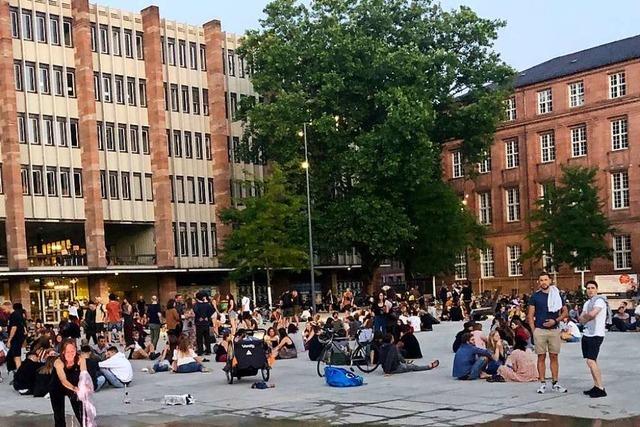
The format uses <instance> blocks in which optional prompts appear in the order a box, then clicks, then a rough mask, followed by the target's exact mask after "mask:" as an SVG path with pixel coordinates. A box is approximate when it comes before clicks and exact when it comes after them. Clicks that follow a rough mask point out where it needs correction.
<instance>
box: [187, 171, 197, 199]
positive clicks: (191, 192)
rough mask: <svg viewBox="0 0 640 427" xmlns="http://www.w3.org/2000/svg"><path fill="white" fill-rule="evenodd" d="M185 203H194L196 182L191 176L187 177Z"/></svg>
mask: <svg viewBox="0 0 640 427" xmlns="http://www.w3.org/2000/svg"><path fill="white" fill-rule="evenodd" d="M187 201H188V202H189V203H195V202H196V181H195V178H194V177H192V176H188V177H187Z"/></svg>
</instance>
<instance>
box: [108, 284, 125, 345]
mask: <svg viewBox="0 0 640 427" xmlns="http://www.w3.org/2000/svg"><path fill="white" fill-rule="evenodd" d="M107 322H108V323H107V330H108V334H107V339H108V340H109V343H110V344H111V342H112V339H113V337H112V334H113V333H114V332H115V333H116V334H117V335H118V341H120V343H121V344H122V309H121V307H120V303H119V302H118V297H117V296H116V295H115V294H109V303H108V304H107Z"/></svg>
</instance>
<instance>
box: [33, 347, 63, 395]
mask: <svg viewBox="0 0 640 427" xmlns="http://www.w3.org/2000/svg"><path fill="white" fill-rule="evenodd" d="M56 360H58V356H56V355H51V356H49V357H48V358H47V361H46V362H45V363H44V365H43V366H41V367H40V369H38V373H37V374H36V381H35V384H34V386H33V397H45V396H46V395H47V394H49V387H50V384H51V380H52V379H53V377H52V375H53V371H54V367H53V365H54V364H55V363H56Z"/></svg>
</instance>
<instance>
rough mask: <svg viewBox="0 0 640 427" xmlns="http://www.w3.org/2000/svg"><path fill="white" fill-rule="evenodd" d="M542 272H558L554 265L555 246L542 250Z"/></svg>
mask: <svg viewBox="0 0 640 427" xmlns="http://www.w3.org/2000/svg"><path fill="white" fill-rule="evenodd" d="M542 270H544V271H546V272H548V273H555V272H556V266H555V265H554V263H553V244H549V246H548V247H547V248H546V249H543V250H542Z"/></svg>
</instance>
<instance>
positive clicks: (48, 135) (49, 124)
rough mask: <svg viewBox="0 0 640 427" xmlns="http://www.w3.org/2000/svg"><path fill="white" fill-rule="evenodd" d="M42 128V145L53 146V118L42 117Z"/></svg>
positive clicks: (54, 141)
mask: <svg viewBox="0 0 640 427" xmlns="http://www.w3.org/2000/svg"><path fill="white" fill-rule="evenodd" d="M42 127H43V130H44V145H55V144H56V139H55V136H54V131H53V117H51V116H42Z"/></svg>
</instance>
